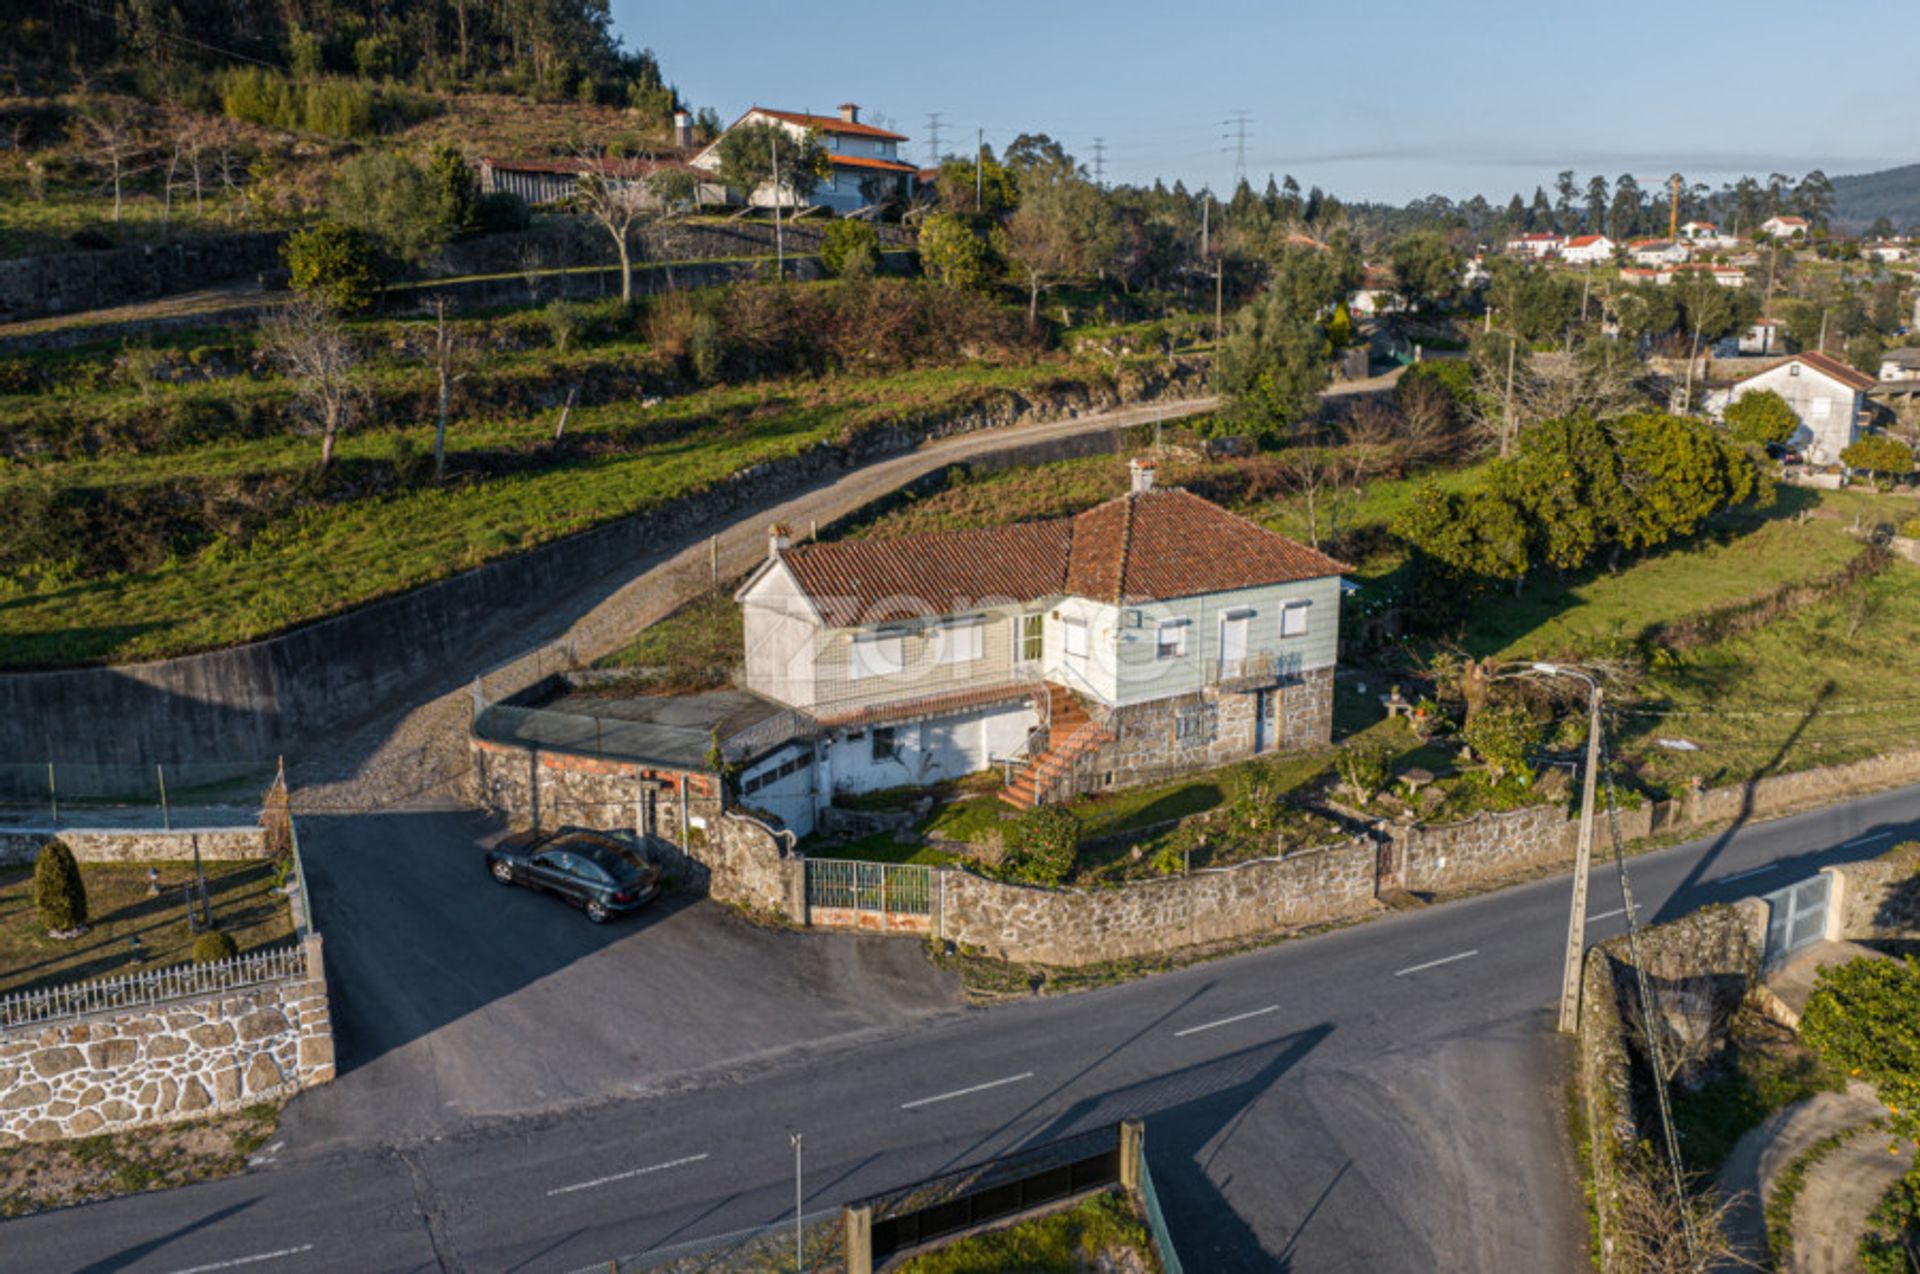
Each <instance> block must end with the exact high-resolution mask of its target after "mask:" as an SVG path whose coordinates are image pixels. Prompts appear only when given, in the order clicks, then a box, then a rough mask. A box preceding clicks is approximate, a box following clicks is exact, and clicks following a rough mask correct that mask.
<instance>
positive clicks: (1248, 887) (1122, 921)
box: [937, 839, 1378, 968]
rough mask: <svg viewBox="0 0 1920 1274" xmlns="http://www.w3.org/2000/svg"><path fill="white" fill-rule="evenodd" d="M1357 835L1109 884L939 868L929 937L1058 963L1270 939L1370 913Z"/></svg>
mask: <svg viewBox="0 0 1920 1274" xmlns="http://www.w3.org/2000/svg"><path fill="white" fill-rule="evenodd" d="M1375 855H1376V850H1375V847H1374V844H1373V842H1372V841H1371V840H1365V839H1357V840H1353V841H1348V842H1345V843H1342V844H1338V845H1332V846H1328V847H1326V848H1324V849H1309V850H1302V851H1300V852H1299V853H1296V854H1291V855H1289V856H1287V857H1285V858H1269V859H1262V860H1260V861H1258V862H1252V863H1242V864H1240V865H1238V866H1234V867H1222V868H1216V869H1211V870H1205V871H1197V872H1194V873H1193V874H1192V875H1190V876H1168V877H1166V878H1164V879H1161V880H1149V881H1140V882H1137V883H1134V884H1128V885H1124V886H1121V887H1119V888H1115V889H1097V890H1086V889H1039V888H1035V887H1032V886H1028V885H1015V884H1007V883H1004V882H1001V881H996V880H987V879H984V878H983V877H980V876H975V875H974V874H972V873H971V872H965V871H953V870H943V871H941V872H940V873H939V876H940V881H939V884H938V886H937V889H938V891H939V898H940V922H939V927H938V935H937V936H939V937H941V938H944V939H946V940H947V941H950V942H954V943H957V944H958V945H959V946H960V947H961V948H962V949H963V950H965V951H967V952H969V953H970V954H976V955H984V956H988V957H990V958H992V959H996V960H1008V961H1012V962H1015V963H1021V964H1043V965H1052V966H1055V967H1059V968H1074V967H1078V966H1081V965H1089V964H1103V963H1106V962H1107V961H1111V960H1128V959H1135V958H1139V957H1142V956H1157V955H1164V954H1166V953H1167V952H1169V951H1175V950H1179V949H1180V948H1182V947H1192V946H1200V945H1204V944H1208V943H1216V942H1231V941H1237V940H1241V939H1246V938H1255V937H1262V936H1271V935H1274V934H1277V933H1280V932H1283V931H1285V930H1287V929H1293V928H1300V927H1302V926H1306V925H1314V924H1322V923H1326V922H1328V921H1334V920H1344V919H1350V918H1353V917H1355V916H1359V915H1362V914H1364V913H1366V912H1368V911H1371V910H1374V909H1375V908H1376V907H1377V905H1378V904H1376V903H1375V901H1374V870H1375Z"/></svg>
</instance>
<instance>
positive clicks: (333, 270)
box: [280, 221, 380, 313]
mask: <svg viewBox="0 0 1920 1274" xmlns="http://www.w3.org/2000/svg"><path fill="white" fill-rule="evenodd" d="M280 259H281V260H282V261H284V262H286V265H287V271H288V273H289V274H291V275H292V276H293V277H292V282H293V287H294V290H295V291H298V292H303V293H305V294H307V295H308V296H311V297H314V298H316V299H317V300H319V301H320V302H321V303H322V304H323V305H325V306H326V307H327V308H328V309H331V310H336V311H339V312H342V313H348V312H351V311H355V310H364V309H365V308H367V306H369V305H371V304H373V297H374V294H375V293H376V292H378V291H379V289H380V270H379V267H378V266H377V265H376V264H375V256H374V250H373V243H372V241H371V240H369V239H368V238H367V236H366V235H364V234H362V233H360V232H359V231H358V230H354V229H351V228H349V227H347V226H343V225H340V224H339V223H338V222H333V221H323V222H321V223H320V224H319V225H317V226H314V227H313V228H311V229H309V230H301V231H299V232H297V233H295V234H293V235H290V236H289V237H288V239H287V241H286V243H284V244H283V245H281V248H280Z"/></svg>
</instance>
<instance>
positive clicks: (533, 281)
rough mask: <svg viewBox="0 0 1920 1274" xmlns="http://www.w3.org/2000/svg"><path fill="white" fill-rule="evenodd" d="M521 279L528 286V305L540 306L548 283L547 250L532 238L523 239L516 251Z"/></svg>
mask: <svg viewBox="0 0 1920 1274" xmlns="http://www.w3.org/2000/svg"><path fill="white" fill-rule="evenodd" d="M515 259H516V261H517V263H518V264H519V266H520V277H521V279H522V280H524V281H525V283H526V285H527V304H528V305H538V304H540V293H541V291H542V290H543V289H544V288H545V287H546V283H547V248H546V245H545V244H543V243H542V242H540V240H538V239H535V238H532V237H531V236H529V237H526V238H523V239H522V240H521V241H520V246H519V248H518V249H516V250H515Z"/></svg>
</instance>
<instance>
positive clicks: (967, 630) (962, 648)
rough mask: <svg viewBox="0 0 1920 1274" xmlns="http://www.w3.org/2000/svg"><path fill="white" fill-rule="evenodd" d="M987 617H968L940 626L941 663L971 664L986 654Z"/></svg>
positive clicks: (951, 620)
mask: <svg viewBox="0 0 1920 1274" xmlns="http://www.w3.org/2000/svg"><path fill="white" fill-rule="evenodd" d="M986 641H987V617H986V616H985V615H968V616H966V617H965V618H963V619H950V620H948V621H947V622H945V623H943V624H941V625H940V662H941V663H943V664H970V663H973V662H974V661H975V660H977V659H979V658H980V657H981V656H982V655H984V654H985V653H986Z"/></svg>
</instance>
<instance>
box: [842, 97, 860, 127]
mask: <svg viewBox="0 0 1920 1274" xmlns="http://www.w3.org/2000/svg"><path fill="white" fill-rule="evenodd" d="M840 119H841V121H842V122H843V123H847V124H858V123H859V122H860V108H859V107H858V106H855V105H854V104H853V103H852V102H842V103H840Z"/></svg>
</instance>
